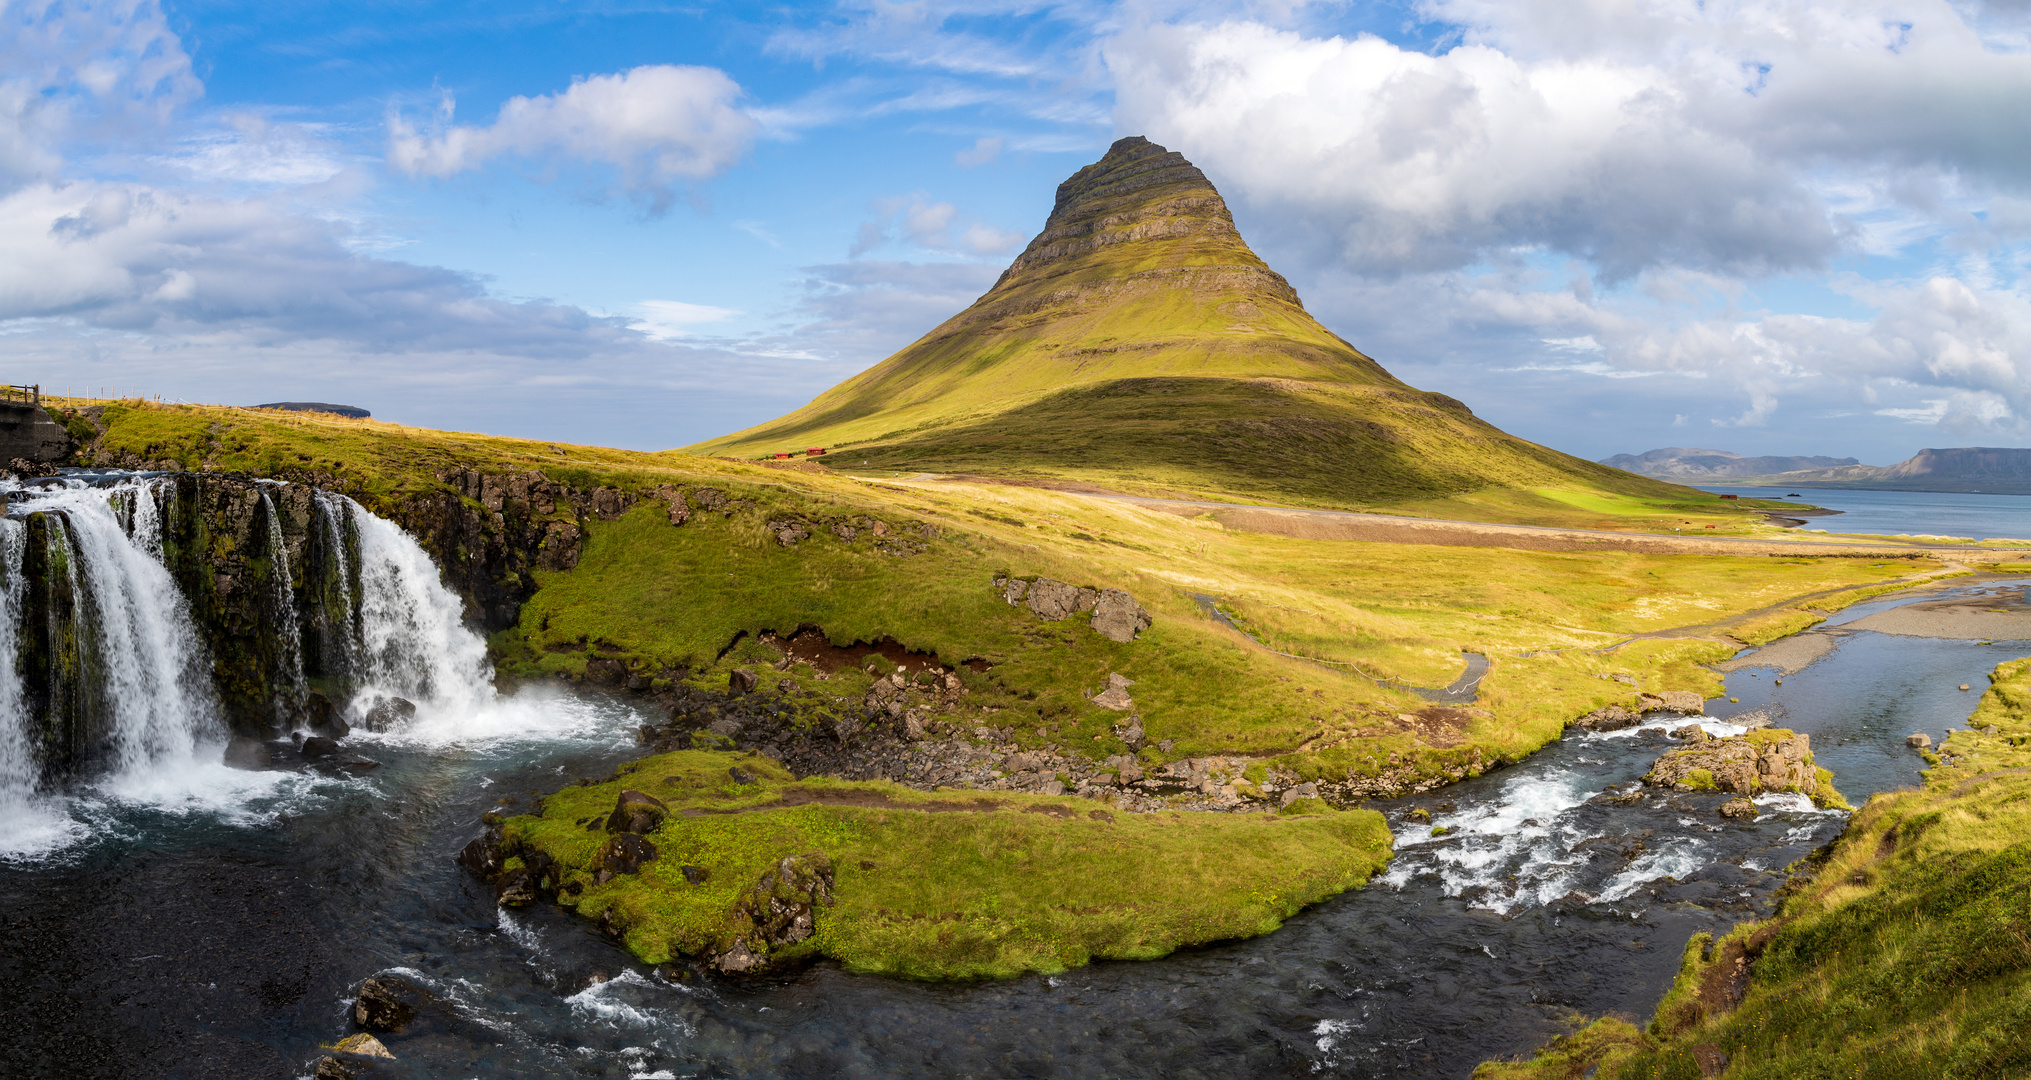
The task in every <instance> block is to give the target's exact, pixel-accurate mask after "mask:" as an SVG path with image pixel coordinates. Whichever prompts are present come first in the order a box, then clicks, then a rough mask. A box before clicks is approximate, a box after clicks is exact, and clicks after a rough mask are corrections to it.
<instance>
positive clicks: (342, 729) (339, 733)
mask: <svg viewBox="0 0 2031 1080" xmlns="http://www.w3.org/2000/svg"><path fill="white" fill-rule="evenodd" d="M297 722H298V724H299V725H300V726H302V727H303V728H305V729H306V730H309V731H314V732H317V733H318V734H320V735H329V736H331V737H332V738H334V739H343V738H345V737H346V736H348V735H350V734H352V733H353V729H352V726H351V725H350V724H347V723H346V721H345V717H343V716H340V715H339V713H338V710H337V709H335V708H333V707H332V704H331V699H330V698H328V697H325V696H324V695H323V694H320V693H318V692H317V691H315V690H312V691H311V692H310V693H308V694H305V695H304V696H303V709H302V711H301V713H299V714H298V716H297Z"/></svg>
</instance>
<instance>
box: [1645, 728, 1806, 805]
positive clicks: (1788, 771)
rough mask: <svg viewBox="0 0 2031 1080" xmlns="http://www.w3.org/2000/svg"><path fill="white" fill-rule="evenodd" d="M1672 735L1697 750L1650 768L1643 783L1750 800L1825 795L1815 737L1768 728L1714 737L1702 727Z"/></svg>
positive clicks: (1679, 753) (1668, 757)
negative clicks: (1780, 794)
mask: <svg viewBox="0 0 2031 1080" xmlns="http://www.w3.org/2000/svg"><path fill="white" fill-rule="evenodd" d="M1672 734H1673V736H1674V737H1677V738H1682V739H1684V740H1685V741H1687V742H1689V743H1691V744H1693V745H1691V746H1689V747H1688V748H1686V749H1684V750H1674V751H1672V752H1670V753H1668V754H1665V755H1664V756H1663V757H1660V758H1658V759H1657V761H1656V762H1655V763H1654V764H1652V765H1651V767H1650V772H1649V773H1648V774H1647V775H1645V776H1644V777H1643V782H1644V783H1646V784H1649V785H1651V786H1652V787H1668V788H1671V789H1672V790H1673V791H1731V792H1734V793H1736V794H1738V795H1750V796H1754V795H1760V794H1762V793H1764V792H1766V791H1795V792H1798V793H1800V794H1802V795H1811V796H1819V795H1822V794H1823V793H1822V792H1821V791H1820V781H1819V770H1818V767H1817V766H1815V765H1814V764H1813V757H1812V738H1811V736H1808V735H1800V734H1794V733H1792V732H1790V731H1786V730H1785V729H1783V728H1766V729H1763V730H1760V731H1752V732H1750V733H1749V734H1747V735H1732V736H1728V737H1726V738H1715V737H1714V736H1711V735H1708V734H1707V733H1706V731H1705V729H1703V728H1700V727H1699V726H1697V725H1687V726H1686V727H1684V728H1680V729H1678V730H1677V731H1674V732H1673V733H1672Z"/></svg>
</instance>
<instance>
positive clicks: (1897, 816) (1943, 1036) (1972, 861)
mask: <svg viewBox="0 0 2031 1080" xmlns="http://www.w3.org/2000/svg"><path fill="white" fill-rule="evenodd" d="M1993 679H1994V685H1993V686H1992V687H1991V688H1990V690H1989V691H1988V693H1987V694H1986V695H1984V696H1983V698H1982V700H1981V703H1980V705H1979V706H1978V707H1977V708H1976V710H1975V713H1974V716H1973V717H1972V718H1971V719H1970V720H1969V726H1968V729H1967V730H1959V731H1955V732H1954V733H1953V735H1952V737H1951V738H1949V739H1948V740H1947V742H1946V744H1945V745H1944V746H1942V747H1941V748H1940V750H1941V753H1940V755H1939V758H1938V760H1939V761H1940V764H1939V765H1938V766H1937V767H1935V768H1933V769H1930V770H1928V772H1927V774H1926V783H1925V786H1924V787H1923V788H1922V789H1920V790H1917V791H1895V792H1886V793H1883V794H1879V795H1877V796H1875V797H1874V798H1872V799H1870V800H1869V802H1868V804H1867V805H1866V806H1864V807H1863V808H1862V810H1861V811H1859V812H1858V813H1856V815H1855V816H1854V818H1853V820H1852V821H1851V822H1850V823H1849V825H1848V828H1847V831H1846V832H1845V833H1843V834H1842V836H1841V838H1840V840H1839V841H1838V842H1836V843H1835V844H1834V845H1833V846H1832V847H1831V849H1830V850H1829V851H1827V852H1826V853H1824V855H1823V856H1822V857H1821V858H1819V859H1816V860H1813V861H1810V862H1808V863H1807V864H1806V865H1804V866H1802V867H1801V868H1800V873H1799V875H1798V876H1797V877H1795V878H1794V879H1793V882H1792V884H1791V886H1790V887H1789V890H1788V891H1789V895H1788V897H1787V898H1786V900H1785V903H1784V906H1783V907H1782V909H1781V910H1780V911H1779V912H1778V915H1777V917H1776V918H1774V919H1771V920H1769V921H1767V922H1763V923H1752V924H1749V925H1745V926H1742V927H1739V928H1737V929H1736V930H1735V931H1734V932H1733V933H1731V934H1728V935H1726V936H1724V937H1723V938H1721V939H1720V940H1718V941H1717V940H1713V939H1712V938H1711V937H1709V936H1708V935H1705V934H1702V935H1698V936H1696V937H1694V938H1693V940H1692V942H1691V943H1690V944H1689V945H1688V946H1687V948H1686V952H1685V957H1684V960H1683V963H1682V966H1681V970H1680V974H1679V977H1678V979H1677V981H1676V982H1675V983H1674V984H1673V987H1672V989H1671V991H1670V993H1669V994H1667V995H1666V997H1665V999H1664V1001H1663V1002H1662V1003H1661V1004H1660V1005H1659V1006H1658V1009H1657V1014H1656V1017H1655V1018H1654V1019H1653V1020H1652V1021H1651V1023H1650V1025H1649V1027H1648V1028H1647V1030H1646V1031H1644V1032H1643V1033H1641V1034H1640V1035H1638V1036H1636V1037H1633V1038H1632V1037H1631V1036H1630V1033H1629V1032H1628V1031H1627V1030H1625V1029H1626V1027H1627V1025H1622V1024H1619V1023H1618V1022H1615V1021H1605V1020H1604V1021H1602V1022H1601V1024H1600V1025H1596V1027H1595V1028H1590V1029H1588V1030H1587V1031H1584V1032H1581V1033H1580V1034H1579V1035H1576V1036H1574V1037H1572V1038H1571V1039H1569V1040H1566V1041H1563V1042H1560V1043H1555V1044H1553V1046H1551V1047H1548V1048H1547V1049H1546V1051H1545V1053H1544V1054H1543V1055H1541V1056H1540V1057H1539V1058H1538V1059H1537V1060H1536V1061H1533V1062H1530V1063H1526V1064H1496V1063H1490V1064H1487V1065H1483V1066H1482V1067H1481V1069H1480V1070H1478V1071H1476V1073H1475V1076H1476V1077H1479V1078H1481V1080H1495V1078H1514V1080H1522V1078H1526V1077H1547V1078H1549V1077H1567V1076H1575V1077H1577V1076H1580V1075H1583V1074H1585V1070H1587V1069H1597V1070H1598V1071H1596V1072H1594V1073H1593V1074H1592V1075H1595V1076H1598V1077H1600V1078H1601V1080H1637V1078H1645V1080H1649V1078H1667V1077H1669V1078H1681V1077H1682V1078H1685V1080H1694V1078H1698V1077H1702V1076H1721V1075H1725V1076H1728V1077H1743V1078H1763V1077H1769V1078H1777V1077H1785V1078H1791V1077H1828V1078H1832V1077H1842V1078H1848V1077H1859V1078H1882V1080H1904V1078H1909V1077H1942V1078H1948V1077H1969V1078H1972V1077H2014V1076H2025V1075H2031V839H2027V838H2031V659H2027V660H2018V661H2013V662H2011V663H2006V664H2003V665H2000V666H1999V667H1997V668H1996V670H1995V673H1994V675H1993ZM1914 759H1915V755H1914ZM1723 1070H1725V1071H1723Z"/></svg>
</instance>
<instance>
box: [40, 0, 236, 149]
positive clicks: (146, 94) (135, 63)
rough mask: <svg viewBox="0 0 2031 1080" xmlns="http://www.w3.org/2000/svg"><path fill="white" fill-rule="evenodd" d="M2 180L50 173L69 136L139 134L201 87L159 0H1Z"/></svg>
mask: <svg viewBox="0 0 2031 1080" xmlns="http://www.w3.org/2000/svg"><path fill="white" fill-rule="evenodd" d="M0 27H5V30H4V32H0V189H5V188H6V187H10V186H13V185H15V184H19V183H25V182H30V181H35V180H42V179H48V178H50V177H53V176H55V175H56V174H57V172H58V171H59V170H60V169H61V167H62V165H63V155H62V153H61V150H60V144H61V143H62V142H63V141H64V140H67V139H80V138H93V137H97V138H108V137H114V136H126V137H137V136H141V135H145V134H146V132H147V131H148V130H149V129H150V128H152V127H154V126H157V125H159V124H160V123H161V121H162V120H163V119H164V118H166V117H167V116H168V114H169V113H170V112H171V111H173V110H174V109H175V108H176V107H177V106H179V105H181V104H183V103H185V102H187V101H190V100H192V99H194V98H196V97H197V96H198V95H199V94H200V93H202V90H203V88H202V87H201V86H200V85H199V83H198V81H197V79H196V77H195V76H193V75H192V74H191V70H190V57H189V56H188V55H187V54H186V53H185V52H184V49H183V44H182V42H181V41H180V40H179V39H178V38H177V36H176V34H175V33H174V32H173V31H171V30H170V28H169V24H168V20H167V19H166V18H165V17H164V15H163V12H162V8H161V6H160V5H159V4H157V3H154V2H153V0H104V2H97V3H94V2H90V0H86V2H83V3H62V2H58V0H0Z"/></svg>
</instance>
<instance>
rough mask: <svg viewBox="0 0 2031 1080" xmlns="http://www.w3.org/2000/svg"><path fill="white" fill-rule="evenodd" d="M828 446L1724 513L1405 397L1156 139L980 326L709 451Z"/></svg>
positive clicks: (864, 461) (1093, 168)
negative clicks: (1326, 322)
mask: <svg viewBox="0 0 2031 1080" xmlns="http://www.w3.org/2000/svg"><path fill="white" fill-rule="evenodd" d="M811 446H823V447H826V448H828V449H830V450H832V451H833V453H832V455H831V456H830V457H828V458H827V460H828V461H830V462H835V463H838V464H839V465H840V466H841V467H843V468H868V469H891V468H892V469H909V470H928V471H935V472H944V473H986V474H991V475H995V476H1005V477H1035V478H1045V477H1048V478H1059V479H1065V480H1080V481H1088V482H1099V483H1107V484H1112V485H1116V486H1120V487H1123V488H1128V489H1132V490H1141V491H1152V490H1164V491H1188V492H1198V493H1202V494H1220V495H1227V496H1240V497H1243V498H1256V499H1279V500H1289V499H1300V500H1304V501H1308V502H1316V503H1319V504H1321V505H1330V506H1347V507H1365V506H1382V505H1394V504H1402V503H1407V502H1416V501H1421V500H1434V499H1451V498H1455V497H1459V496H1465V495H1469V494H1471V493H1474V492H1479V491H1484V490H1488V489H1505V490H1515V491H1525V490H1528V489H1533V488H1554V489H1566V490H1571V491H1573V492H1575V493H1577V494H1579V495H1581V496H1583V497H1584V496H1597V497H1598V496H1617V495H1619V496H1624V497H1635V498H1638V499H1639V500H1643V501H1646V502H1648V503H1653V504H1657V505H1663V504H1668V503H1678V502H1683V501H1686V500H1687V499H1693V500H1698V501H1708V500H1710V499H1711V497H1710V496H1706V495H1704V494H1702V493H1696V492H1693V491H1692V490H1691V489H1688V488H1683V487H1679V486H1677V485H1673V484H1666V483H1663V482H1661V481H1657V480H1652V479H1649V478H1647V477H1642V476H1638V475H1636V474H1634V473H1628V472H1623V471H1622V470H1619V469H1612V468H1609V467H1607V466H1605V465H1600V464H1597V463H1594V462H1590V461H1583V460H1581V459H1578V458H1574V457H1571V456H1569V455H1566V454H1562V453H1559V452H1557V451H1554V450H1549V449H1546V448H1545V447H1542V446H1538V445H1536V444H1534V443H1530V442H1528V441H1526V440H1523V439H1518V438H1516V437H1514V436H1512V435H1509V434H1507V433H1505V432H1503V431H1501V430H1500V429H1498V428H1496V427H1494V426H1493V425H1491V424H1488V423H1486V422H1485V421H1482V420H1480V419H1478V418H1476V417H1475V416H1474V415H1473V413H1472V412H1470V411H1469V410H1468V408H1467V407H1466V406H1465V405H1462V404H1461V403H1460V402H1458V401H1454V400H1453V399H1451V398H1448V397H1445V396H1444V395H1441V394H1433V393H1425V392H1422V391H1418V390H1415V389H1413V388H1411V387H1409V386H1407V385H1405V384H1404V383H1402V382H1401V381H1399V380H1398V379H1397V378H1396V377H1395V376H1393V375H1391V374H1390V373H1389V372H1387V371H1385V370H1383V368H1382V366H1381V365H1380V364H1377V363H1376V362H1375V361H1374V360H1372V359H1370V358H1369V357H1367V356H1365V355H1363V354H1362V353H1361V352H1360V351H1359V350H1357V349H1355V348H1354V347H1353V346H1351V345H1349V344H1348V343H1347V342H1345V341H1343V340H1341V339H1340V338H1339V337H1338V336H1337V335H1335V334H1333V333H1332V332H1331V331H1329V330H1327V329H1326V328H1325V327H1324V326H1321V325H1320V324H1319V322H1318V321H1317V320H1316V319H1314V318H1312V316H1311V315H1310V314H1309V313H1308V312H1306V311H1305V308H1304V304H1303V302H1302V301H1301V300H1299V298H1298V295H1297V293H1296V291H1295V290H1293V289H1292V288H1291V287H1290V284H1289V283H1288V282H1286V281H1285V280H1284V279H1283V278H1282V277H1281V276H1279V275H1278V274H1276V273H1275V272H1274V271H1272V270H1271V269H1270V268H1269V267H1268V266H1267V265H1265V264H1264V263H1263V261H1262V259H1261V258H1259V257H1258V256H1257V255H1256V254H1255V253H1254V252H1253V251H1251V250H1249V247H1248V245H1247V243H1246V242H1244V241H1243V240H1242V238H1241V234H1240V233H1239V232H1238V231H1236V229H1235V227H1234V221H1233V217H1232V216H1231V215H1230V214H1229V213H1228V210H1227V206H1226V203H1225V202H1224V201H1223V200H1222V199H1221V197H1220V193H1219V192H1218V191H1216V190H1214V188H1213V185H1212V184H1211V183H1210V182H1209V181H1208V180H1207V179H1206V177H1205V175H1204V174H1203V173H1201V172H1200V171H1199V170H1198V169H1196V168H1194V167H1193V166H1192V164H1191V163H1190V162H1188V161H1186V160H1185V159H1184V158H1183V157H1182V156H1180V155H1178V154H1176V153H1171V152H1168V151H1166V150H1165V149H1164V148H1163V147H1161V146H1157V145H1155V144H1153V143H1151V142H1149V141H1148V140H1147V139H1143V138H1128V139H1123V140H1121V141H1119V142H1117V143H1115V144H1114V146H1113V147H1112V148H1111V149H1109V151H1108V152H1107V155H1106V156H1105V157H1103V158H1102V159H1101V160H1100V161H1098V162H1095V163H1094V164H1092V165H1089V166H1087V167H1086V168H1084V169H1082V170H1080V171H1079V172H1078V173H1077V174H1075V175H1074V176H1072V177H1071V178H1070V179H1068V180H1066V181H1065V183H1064V184H1062V185H1061V186H1060V187H1059V188H1058V198H1057V202H1056V205H1055V206H1054V207H1053V209H1052V211H1051V216H1050V219H1049V220H1048V221H1047V222H1046V223H1045V225H1044V230H1043V231H1042V232H1041V233H1039V234H1038V235H1037V236H1036V238H1035V239H1033V240H1032V241H1031V242H1030V245H1029V247H1028V248H1027V249H1026V250H1024V252H1023V253H1022V255H1020V256H1019V257H1018V258H1017V259H1016V260H1015V262H1014V263H1013V264H1011V265H1010V266H1009V268H1008V271H1007V272H1006V273H1004V274H1003V275H1002V277H1001V279H1000V280H999V281H997V282H996V283H995V285H994V287H993V288H992V289H990V290H989V291H988V292H987V294H986V295H984V296H982V297H981V298H980V299H979V300H978V301H976V302H975V303H974V304H973V305H972V306H971V307H969V308H967V309H966V310H965V311H963V312H960V313H959V314H958V315H955V316H953V317H952V318H951V319H949V320H947V321H946V322H945V323H944V324H942V325H940V326H939V327H937V328H936V329H934V330H932V331H931V332H930V333H928V334H926V335H924V337H923V338H921V339H919V340H918V341H917V342H916V343H914V344H912V345H911V346H909V347H908V348H906V349H904V350H903V351H901V352H899V353H897V354H896V355H895V356H893V357H890V358H889V359H888V360H885V361H883V362H882V363H880V364H878V365H876V366H875V367H873V368H870V369H869V370H867V371H865V372H862V373H861V374H859V375H856V376H854V377H853V378H851V379H848V380H847V381H846V382H844V383H841V384H840V385H838V386H836V387H833V388H832V389H831V390H828V391H826V392H825V393H823V394H821V395H819V396H818V398H817V399H815V400H814V401H812V402H811V404H809V405H807V406H805V407H804V408H802V409H799V410H797V411H796V412H793V413H791V414H789V415H787V416H784V417H782V418H780V419H778V420H774V421H771V422H769V423H766V424H762V425H760V426H758V427H754V428H749V429H748V430H746V431H741V432H736V433H734V434H732V435H728V436H725V437H723V438H719V439H712V440H708V441H706V442H703V443H699V444H697V445H696V446H694V447H692V448H691V449H693V450H694V451H697V452H699V453H709V454H726V455H732V456H739V457H766V456H768V455H770V454H773V453H777V452H784V451H788V452H791V453H798V454H801V453H802V452H803V451H804V450H805V449H806V448H808V447H811ZM1498 502H1499V500H1498ZM1456 509H1457V511H1458V512H1459V513H1461V514H1462V515H1463V516H1472V515H1474V514H1475V512H1476V510H1477V509H1478V510H1479V511H1480V512H1482V513H1487V512H1490V511H1493V510H1495V509H1496V503H1488V502H1484V503H1482V504H1462V505H1461V506H1460V507H1458V508H1456Z"/></svg>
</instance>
